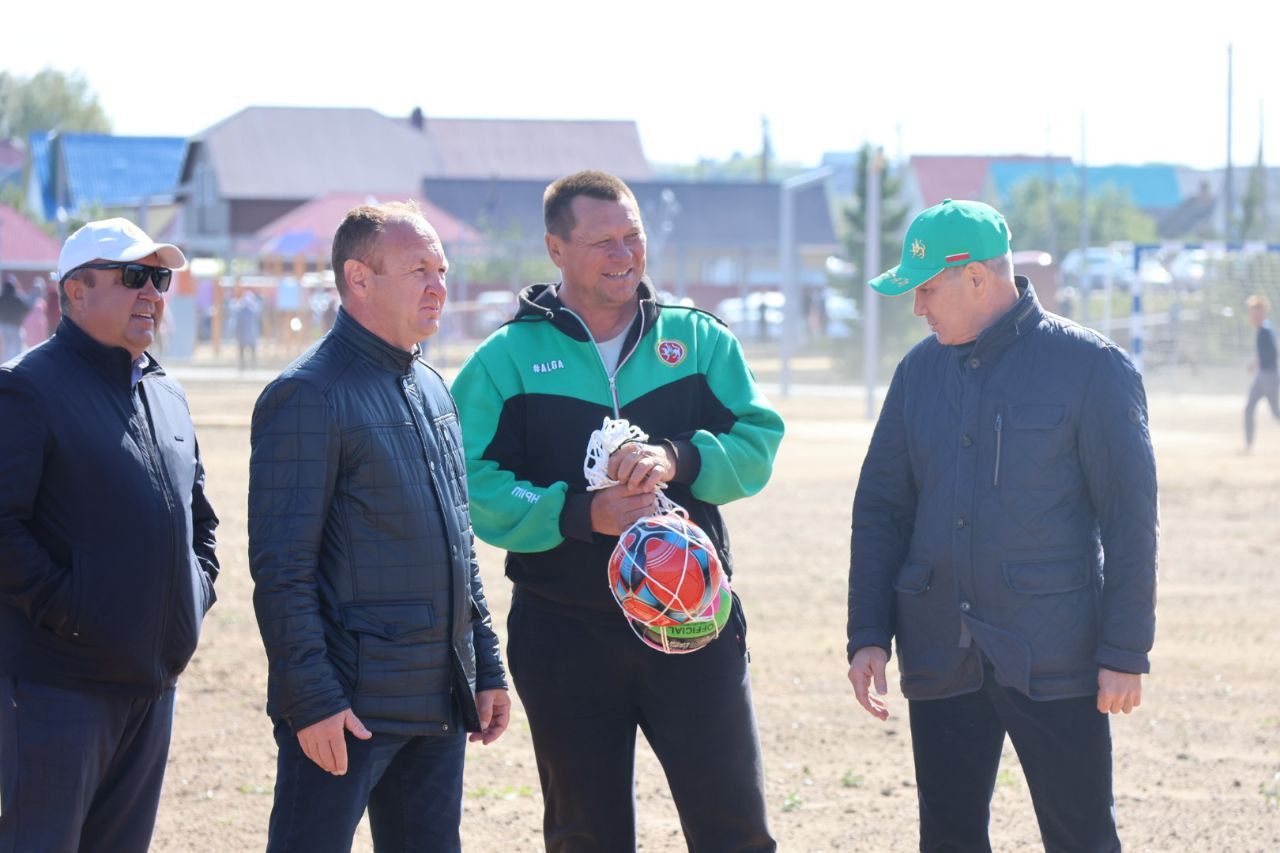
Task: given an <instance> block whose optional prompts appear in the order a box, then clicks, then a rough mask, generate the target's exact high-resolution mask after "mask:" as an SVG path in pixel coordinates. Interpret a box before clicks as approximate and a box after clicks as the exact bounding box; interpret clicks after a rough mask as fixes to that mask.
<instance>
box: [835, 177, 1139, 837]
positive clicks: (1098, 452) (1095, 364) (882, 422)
mask: <svg viewBox="0 0 1280 853" xmlns="http://www.w3.org/2000/svg"><path fill="white" fill-rule="evenodd" d="M868 284H870V286H871V287H872V288H874V289H875V290H877V291H879V292H880V293H882V294H885V295H889V296H896V295H899V294H906V293H911V292H914V296H913V298H914V300H915V314H916V316H918V317H923V318H924V319H925V320H926V321H927V322H928V324H929V328H930V330H931V331H932V334H931V335H929V337H927V338H926V339H925V340H923V341H921V342H920V343H919V344H917V345H916V346H914V347H913V348H912V349H911V351H910V352H908V353H907V354H906V356H905V357H904V358H903V359H902V361H901V362H899V364H898V367H897V369H896V370H895V372H894V375H893V381H892V382H891V383H890V386H889V391H888V394H887V395H886V397H885V401H884V406H883V408H882V409H881V412H880V417H879V420H878V421H877V423H876V428H875V432H874V433H873V435H872V438H871V444H870V446H869V448H868V450H867V455H866V461H865V462H864V463H863V465H862V473H861V475H860V476H859V478H858V486H857V492H856V495H855V497H854V504H853V537H852V549H851V554H850V568H849V625H848V654H849V657H850V665H849V680H850V682H852V685H853V691H854V695H855V697H856V698H857V701H858V703H859V704H860V705H861V706H862V707H863V708H864V709H866V711H867V712H868V713H869V714H871V715H872V716H874V717H875V718H876V719H879V720H884V719H886V718H887V717H888V715H889V712H888V709H887V707H886V706H885V704H884V701H883V699H881V698H880V697H882V696H883V695H884V694H885V693H886V692H887V689H888V685H887V684H886V682H885V666H886V664H887V663H888V660H889V654H890V651H891V650H893V649H896V651H897V654H898V671H899V673H900V674H901V689H902V692H903V694H904V695H905V696H906V698H907V701H908V715H909V718H910V726H911V746H912V752H913V754H914V759H915V772H916V796H917V799H918V801H919V820H920V850H921V851H939V853H941V851H961V850H964V851H989V850H990V849H991V845H990V840H989V838H988V822H989V818H990V813H991V794H992V791H993V790H994V789H995V784H996V775H997V772H998V770H999V767H1000V755H1001V752H1002V750H1003V747H1004V742H1005V738H1006V736H1008V738H1009V739H1010V740H1011V741H1012V742H1013V747H1014V749H1015V750H1016V751H1017V753H1018V758H1019V760H1020V762H1021V765H1022V769H1023V772H1024V773H1025V775H1026V779H1027V787H1028V788H1029V789H1030V792H1031V801H1032V804H1033V805H1034V806H1035V812H1036V817H1037V819H1038V821H1039V824H1040V836H1041V839H1042V841H1043V843H1044V846H1045V849H1046V850H1052V851H1090V853H1096V851H1118V850H1119V849H1120V841H1119V838H1118V837H1117V832H1116V821H1115V808H1114V801H1113V797H1112V785H1111V728H1110V722H1109V719H1108V716H1107V715H1109V714H1115V713H1121V712H1122V713H1125V714H1128V713H1130V712H1131V711H1132V710H1133V709H1134V708H1136V707H1137V706H1138V704H1139V702H1140V701H1141V698H1142V675H1143V674H1144V673H1146V672H1147V671H1148V669H1149V665H1150V664H1149V659H1148V652H1149V651H1150V650H1151V645H1152V641H1153V638H1154V635H1155V587H1156V542H1157V538H1158V521H1157V508H1156V470H1155V459H1154V456H1153V453H1152V449H1151V436H1150V433H1149V432H1148V430H1147V401H1146V394H1145V392H1144V391H1143V387H1142V378H1141V377H1140V376H1139V375H1138V372H1137V371H1136V370H1134V368H1133V365H1132V364H1131V363H1130V361H1129V359H1128V357H1127V356H1126V355H1125V354H1124V353H1123V352H1122V351H1121V350H1120V349H1119V348H1118V347H1117V346H1116V345H1115V344H1113V343H1112V342H1111V341H1109V340H1107V339H1106V338H1104V337H1102V336H1101V335H1099V334H1097V333H1095V332H1093V331H1090V330H1089V329H1085V328H1082V327H1081V326H1078V325H1076V324H1075V323H1072V322H1070V321H1067V320H1064V319H1062V318H1061V317H1056V316H1054V315H1052V314H1049V313H1047V312H1045V310H1044V309H1043V308H1041V306H1040V302H1039V300H1038V299H1037V298H1036V293H1035V289H1034V288H1033V286H1032V284H1031V282H1030V281H1028V280H1027V279H1026V278H1025V277H1024V276H1015V275H1014V273H1013V258H1012V256H1011V254H1010V251H1009V227H1008V225H1007V224H1006V223H1005V220H1004V217H1003V216H1001V215H1000V214H999V213H998V212H997V211H996V210H995V209H994V208H992V207H990V206H988V205H985V204H982V203H980V202H974V201H952V200H950V199H947V200H946V201H944V202H942V203H941V204H938V205H935V206H933V207H930V208H928V209H927V210H925V211H923V212H922V213H920V215H919V216H917V217H916V219H915V220H914V221H913V222H912V223H911V226H910V227H909V228H908V229H907V233H906V237H905V240H904V244H903V249H902V262H901V263H900V264H899V265H898V266H896V267H894V268H893V269H891V270H889V271H888V272H886V273H884V274H883V275H880V276H877V277H876V278H875V279H873V280H872V281H870V282H868ZM873 685H874V689H875V693H874V694H873V693H872V692H871V688H872V686H873ZM876 694H878V695H876ZM857 749H858V751H859V753H860V754H862V755H863V756H864V757H865V759H866V760H868V761H874V760H875V753H876V748H875V746H874V741H873V740H872V738H871V737H870V735H869V734H866V735H863V736H862V739H861V742H860V743H859V744H858V745H857Z"/></svg>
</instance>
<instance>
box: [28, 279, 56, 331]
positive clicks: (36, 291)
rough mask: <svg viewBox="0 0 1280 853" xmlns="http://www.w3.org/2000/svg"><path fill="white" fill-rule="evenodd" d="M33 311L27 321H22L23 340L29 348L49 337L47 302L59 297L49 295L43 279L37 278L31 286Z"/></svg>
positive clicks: (29, 313)
mask: <svg viewBox="0 0 1280 853" xmlns="http://www.w3.org/2000/svg"><path fill="white" fill-rule="evenodd" d="M30 298H31V311H29V312H28V313H27V319H25V320H23V321H22V339H23V343H25V344H26V345H27V346H28V347H33V346H35V345H36V344H38V343H40V342H41V341H43V340H44V339H45V338H47V337H49V325H48V319H47V317H48V314H47V313H46V311H47V308H46V306H45V301H46V300H48V299H54V300H55V301H56V299H57V297H56V296H53V295H52V294H50V293H49V290H48V288H47V286H46V285H45V281H44V279H43V278H40V277H38V276H37V277H36V279H35V281H34V282H32V286H31V297H30Z"/></svg>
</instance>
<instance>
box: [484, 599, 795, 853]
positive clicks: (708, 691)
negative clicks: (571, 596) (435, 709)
mask: <svg viewBox="0 0 1280 853" xmlns="http://www.w3.org/2000/svg"><path fill="white" fill-rule="evenodd" d="M735 607H738V605H737V602H735ZM579 615H581V614H580V613H578V612H575V611H573V610H570V609H567V608H564V607H562V606H558V605H556V604H553V603H551V602H547V601H545V600H544V599H540V598H535V597H533V596H531V595H528V594H524V593H522V592H521V590H520V589H519V588H517V590H516V594H515V598H514V600H513V602H512V607H511V615H510V618H509V619H508V623H507V628H508V640H507V658H508V661H509V663H510V668H511V675H512V678H513V680H514V682H515V687H516V690H517V692H518V693H519V695H520V701H521V702H522V703H523V704H524V709H525V712H526V713H527V714H528V717H529V726H530V729H531V731H532V734H533V747H534V752H535V754H536V756H537V760H538V774H539V777H540V779H541V782H542V794H543V799H544V801H545V812H544V816H543V834H544V838H545V841H546V846H547V850H549V851H553V853H580V851H608V853H615V851H627V850H634V849H635V845H636V836H635V746H636V729H637V728H639V729H640V730H641V731H643V732H644V735H645V738H646V739H647V740H648V742H649V744H650V746H652V747H653V751H654V753H655V754H656V755H657V757H658V760H659V761H660V762H661V763H662V767H663V770H664V772H665V773H666V777H667V783H668V785H669V786H670V788H671V796H672V798H673V799H674V801H675V805H676V809H677V811H678V812H679V814H680V824H681V826H682V827H683V829H684V835H685V839H686V841H687V842H688V845H689V849H690V850H691V851H695V853H709V851H772V850H775V849H776V847H777V845H776V844H775V843H774V841H773V838H772V837H771V836H770V834H769V827H768V820H767V817H766V814H765V800H764V777H763V768H762V762H761V758H760V743H759V740H758V739H757V736H756V723H755V713H754V711H753V710H752V707H751V685H750V679H749V677H748V675H747V662H746V653H745V649H746V647H745V640H746V629H745V621H743V620H741V619H739V618H737V617H735V618H733V619H731V620H730V622H729V624H728V626H727V627H726V628H725V630H724V631H723V632H722V633H721V635H720V637H719V638H718V639H716V640H714V641H713V642H712V643H711V644H710V645H708V646H706V647H705V648H702V649H700V650H698V651H696V652H693V653H691V654H684V655H667V654H663V653H662V652H658V651H655V650H654V649H651V648H649V647H648V646H646V645H645V644H644V643H642V642H641V641H640V640H639V639H637V638H636V637H635V635H634V634H632V632H631V629H630V628H629V627H627V624H626V622H625V621H624V620H623V618H622V616H621V613H620V612H619V613H618V614H617V616H616V618H609V617H610V616H613V614H609V615H608V616H605V615H603V614H594V613H593V614H590V615H589V617H588V618H587V619H583V618H576V617H577V616H579ZM739 615H740V610H739Z"/></svg>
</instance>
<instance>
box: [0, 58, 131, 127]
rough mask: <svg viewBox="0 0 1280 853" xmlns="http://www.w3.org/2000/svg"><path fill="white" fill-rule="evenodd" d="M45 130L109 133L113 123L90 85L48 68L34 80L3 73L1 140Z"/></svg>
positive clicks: (0, 77) (74, 75)
mask: <svg viewBox="0 0 1280 853" xmlns="http://www.w3.org/2000/svg"><path fill="white" fill-rule="evenodd" d="M46 130H61V131H80V132H84V133H110V132H111V122H109V121H108V120H107V114H106V113H105V112H104V111H103V109H102V106H101V105H100V104H99V103H98V96H97V95H95V94H94V93H93V92H92V91H91V90H90V89H89V83H88V81H87V80H85V79H84V78H83V77H82V76H80V75H79V74H77V73H75V72H71V73H64V72H62V71H57V70H55V69H52V68H46V69H45V70H43V71H41V72H39V73H38V74H36V75H35V76H34V77H19V76H17V75H14V74H10V73H8V72H6V71H0V139H8V138H11V137H17V138H20V139H25V138H26V137H27V135H28V134H31V133H35V132H38V131H46Z"/></svg>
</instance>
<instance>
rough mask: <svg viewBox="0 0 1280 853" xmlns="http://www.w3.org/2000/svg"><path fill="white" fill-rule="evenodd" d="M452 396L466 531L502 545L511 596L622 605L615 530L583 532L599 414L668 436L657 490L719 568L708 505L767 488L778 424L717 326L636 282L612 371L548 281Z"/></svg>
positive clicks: (603, 607) (613, 610)
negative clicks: (632, 314)
mask: <svg viewBox="0 0 1280 853" xmlns="http://www.w3.org/2000/svg"><path fill="white" fill-rule="evenodd" d="M453 393H454V395H455V397H456V398H457V400H458V406H459V409H460V410H461V412H462V429H463V436H464V437H465V443H464V444H465V447H466V454H467V477H468V481H469V483H470V485H471V494H472V498H473V501H472V510H473V518H474V520H475V525H476V533H477V534H478V535H479V536H480V538H481V539H484V540H485V541H487V542H490V543H492V544H493V545H495V546H497V547H499V548H505V549H506V550H507V551H508V554H507V576H508V577H510V578H511V580H512V581H514V582H515V584H516V590H517V592H522V593H527V594H532V595H535V596H537V597H539V598H541V599H544V600H547V601H550V602H555V603H557V604H561V605H569V606H571V607H572V608H573V610H574V612H575V613H578V614H582V615H587V614H590V613H595V614H596V615H597V617H599V616H600V615H604V616H605V617H607V618H616V617H617V616H618V615H619V613H620V611H619V610H618V607H617V605H616V604H615V603H614V601H613V598H612V596H611V595H610V593H609V589H608V582H607V579H606V571H605V570H606V566H607V564H608V560H609V555H610V554H611V552H612V550H613V547H614V545H615V544H616V543H617V537H614V536H604V535H601V534H598V533H594V532H593V531H592V529H591V509H590V507H591V497H592V496H591V493H589V492H587V490H586V485H587V484H586V478H585V476H584V474H583V470H582V468H583V458H584V456H585V455H586V451H587V443H588V441H589V439H590V437H591V433H592V431H593V430H597V429H599V428H600V425H601V423H602V422H603V420H604V419H605V418H606V417H610V418H618V417H622V418H626V419H627V420H628V421H630V422H631V423H632V424H634V425H636V426H638V427H639V428H640V429H642V430H644V431H645V432H646V433H648V434H649V440H650V441H651V442H660V441H663V440H669V441H671V442H672V444H673V445H674V447H675V448H676V453H677V456H678V458H677V465H676V478H675V480H673V481H672V482H671V483H670V484H669V485H668V491H667V494H668V496H669V497H670V498H671V499H672V500H674V501H675V502H676V503H678V504H680V505H681V506H683V507H684V508H685V509H686V510H688V511H689V516H690V518H691V519H692V520H693V521H694V522H695V523H696V524H698V525H699V526H701V527H702V529H703V530H705V531H706V533H707V534H708V536H709V537H710V538H711V540H712V542H713V543H714V544H715V546H716V549H717V551H718V552H719V554H720V557H721V561H722V564H723V565H724V567H725V569H726V571H728V572H729V573H732V561H731V557H730V553H729V536H728V531H727V530H726V529H725V526H724V522H723V520H722V519H721V516H720V511H719V509H718V508H717V507H718V505H719V504H724V503H728V502H729V501H732V500H736V499H738V498H742V497H747V496H749V495H752V494H755V493H756V492H758V491H759V490H760V489H762V488H763V487H764V485H765V483H766V482H767V481H768V479H769V475H770V473H771V472H772V469H773V458H774V454H775V453H776V452H777V448H778V444H779V443H780V442H781V440H782V433H783V425H782V418H781V417H780V416H779V415H778V413H777V412H775V411H774V410H773V409H772V408H771V407H770V405H769V403H768V401H767V400H766V399H765V397H764V395H763V394H762V393H761V392H760V389H759V388H758V387H757V386H756V384H755V379H754V377H753V376H752V375H751V371H750V370H749V369H748V367H747V364H746V360H745V359H744V358H743V355H742V349H741V346H740V345H739V344H738V341H737V339H736V338H735V337H734V336H733V334H732V333H730V331H729V330H728V328H727V327H725V325H724V324H723V323H721V322H720V321H719V320H718V319H717V318H716V317H714V316H712V315H710V314H707V313H705V312H703V311H699V310H697V309H694V308H685V307H681V306H671V305H660V304H658V303H657V302H656V301H655V299H654V295H653V290H652V287H651V285H650V284H649V283H648V282H647V280H646V281H642V282H641V285H640V290H639V300H638V305H637V311H636V318H635V320H634V322H633V323H632V324H631V327H630V328H629V330H628V331H627V333H626V337H625V338H624V341H623V345H622V355H621V356H620V359H619V366H618V367H617V369H616V372H615V373H613V374H611V373H610V371H608V370H606V369H605V365H604V363H603V361H602V360H601V357H600V354H599V351H598V350H597V348H596V344H595V341H594V340H593V339H592V337H591V334H590V332H589V331H588V330H587V327H586V325H585V324H584V323H583V322H582V320H581V319H580V318H579V317H578V316H577V315H576V314H574V313H573V312H572V311H571V310H569V309H568V308H567V307H565V305H564V303H563V302H561V301H560V298H559V296H558V288H557V286H555V285H549V284H536V285H532V286H531V287H528V288H526V289H525V290H524V291H523V292H522V293H521V294H520V302H519V308H518V309H517V313H516V316H515V318H514V319H513V320H512V321H510V322H508V323H507V324H505V325H504V326H502V327H501V328H500V329H498V330H497V331H496V332H494V333H493V334H492V335H491V336H490V337H489V338H488V339H487V340H486V341H485V342H484V343H483V344H481V345H480V347H479V348H478V349H477V350H476V352H475V353H474V354H473V355H472V356H471V357H470V358H469V359H468V360H467V361H466V363H465V364H463V366H462V369H461V370H460V371H459V373H458V376H457V379H455V380H454V383H453Z"/></svg>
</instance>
